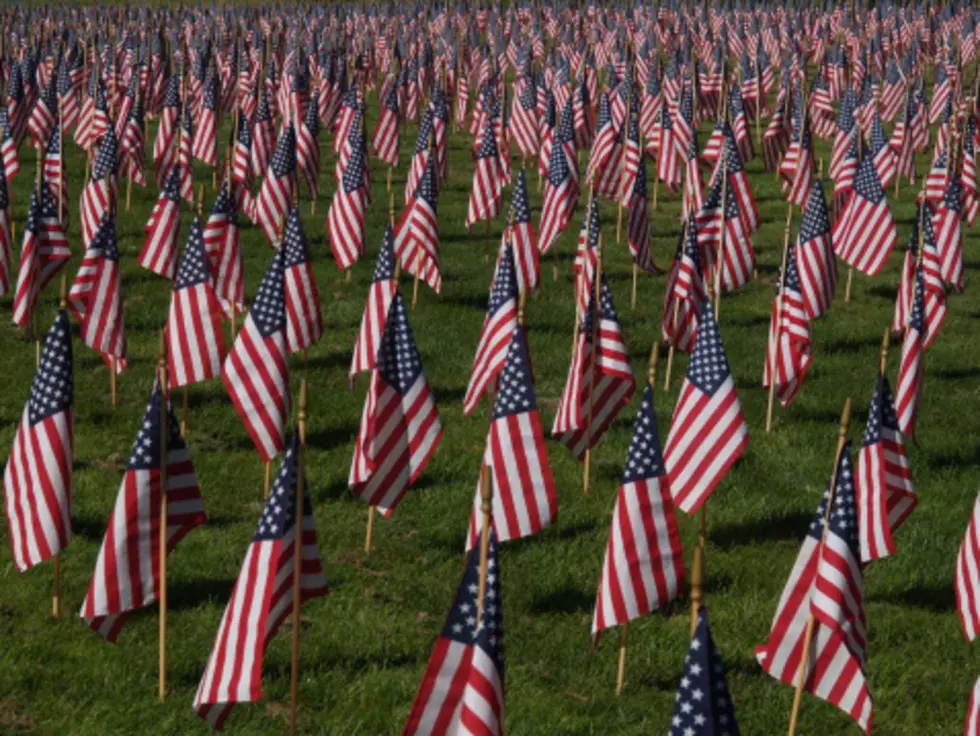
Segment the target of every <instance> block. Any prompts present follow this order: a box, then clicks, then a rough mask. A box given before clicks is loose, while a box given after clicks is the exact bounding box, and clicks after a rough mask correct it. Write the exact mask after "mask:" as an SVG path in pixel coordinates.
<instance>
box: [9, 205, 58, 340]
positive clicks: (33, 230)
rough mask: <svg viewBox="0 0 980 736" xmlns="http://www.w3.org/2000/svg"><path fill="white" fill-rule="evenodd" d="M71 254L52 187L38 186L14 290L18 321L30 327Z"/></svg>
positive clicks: (18, 323) (25, 233) (16, 321)
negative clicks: (48, 287) (40, 299)
mask: <svg viewBox="0 0 980 736" xmlns="http://www.w3.org/2000/svg"><path fill="white" fill-rule="evenodd" d="M69 258H71V251H70V250H69V249H68V240H67V238H65V232H64V230H63V229H62V228H61V225H59V224H58V210H57V205H56V204H55V202H54V200H53V199H52V198H51V191H50V190H49V189H48V187H34V189H33V190H32V192H31V203H30V206H29V208H28V210H27V225H26V226H25V228H24V244H23V247H22V248H21V252H20V270H19V271H18V272H17V287H16V290H15V292H14V310H13V320H14V324H16V325H17V326H19V327H26V326H27V325H28V324H29V323H30V321H31V318H32V317H33V315H34V309H35V308H36V306H37V300H38V297H39V296H40V294H41V292H42V291H43V290H44V287H45V286H46V285H47V284H48V282H49V281H51V279H52V278H54V276H55V274H57V273H58V271H60V270H61V268H62V266H64V265H65V264H66V263H67V262H68V259H69Z"/></svg>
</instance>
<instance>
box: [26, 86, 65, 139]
mask: <svg viewBox="0 0 980 736" xmlns="http://www.w3.org/2000/svg"><path fill="white" fill-rule="evenodd" d="M57 126H58V80H57V79H56V78H55V77H54V76H52V77H51V80H50V81H49V82H48V85H47V87H46V88H45V90H44V94H43V95H41V96H40V97H38V99H37V102H36V103H34V109H33V110H32V111H31V116H30V118H29V119H28V121H27V129H28V130H29V131H30V133H31V135H32V136H33V137H34V140H33V146H34V147H35V148H40V147H41V146H43V145H44V144H45V142H46V141H47V140H48V139H49V138H51V133H52V132H53V131H54V130H55V129H56V128H57Z"/></svg>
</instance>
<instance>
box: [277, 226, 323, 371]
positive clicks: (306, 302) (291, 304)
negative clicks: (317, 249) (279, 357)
mask: <svg viewBox="0 0 980 736" xmlns="http://www.w3.org/2000/svg"><path fill="white" fill-rule="evenodd" d="M282 249H283V251H284V253H285V255H284V256H283V267H284V268H285V280H286V345H287V346H288V348H289V352H290V353H295V352H298V351H300V350H305V349H306V348H309V347H311V346H312V345H315V344H316V343H317V342H319V341H320V338H321V337H323V315H322V313H321V311H320V295H319V294H318V293H317V289H316V275H315V274H314V273H313V261H312V260H311V259H310V249H309V248H308V247H307V245H306V233H305V232H304V231H303V222H302V220H300V216H299V210H298V209H296V208H293V210H292V211H291V212H290V213H289V217H288V218H287V219H286V230H285V233H284V234H283V239H282Z"/></svg>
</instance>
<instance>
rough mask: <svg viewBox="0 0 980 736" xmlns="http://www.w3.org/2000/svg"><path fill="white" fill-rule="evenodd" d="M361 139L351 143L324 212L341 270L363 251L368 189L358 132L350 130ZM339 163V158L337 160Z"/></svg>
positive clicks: (355, 261)
mask: <svg viewBox="0 0 980 736" xmlns="http://www.w3.org/2000/svg"><path fill="white" fill-rule="evenodd" d="M352 135H355V136H356V137H357V138H359V139H360V140H361V143H360V144H358V145H354V146H352V150H351V153H350V158H349V159H348V160H347V165H346V166H345V167H344V173H343V176H341V177H340V183H339V186H338V187H337V191H336V193H335V194H334V196H333V201H332V202H331V203H330V210H329V211H328V212H327V237H328V238H329V239H330V248H331V249H332V250H333V257H334V260H335V261H337V268H338V269H339V270H341V271H344V270H346V269H348V268H350V267H351V266H353V265H354V264H355V263H357V261H358V260H360V258H361V256H362V255H363V254H364V212H365V210H366V209H367V201H368V195H369V189H368V186H367V181H366V179H365V176H364V171H365V164H366V160H365V156H364V146H363V139H362V138H361V135H360V131H354V132H352ZM337 166H338V167H339V166H340V161H338V162H337Z"/></svg>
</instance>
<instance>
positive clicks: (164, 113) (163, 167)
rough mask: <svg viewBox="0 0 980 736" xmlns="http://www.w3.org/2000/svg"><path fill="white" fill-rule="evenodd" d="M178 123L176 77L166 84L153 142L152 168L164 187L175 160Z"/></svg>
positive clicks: (178, 91) (178, 102)
mask: <svg viewBox="0 0 980 736" xmlns="http://www.w3.org/2000/svg"><path fill="white" fill-rule="evenodd" d="M179 121H180V80H179V79H178V78H177V76H176V75H173V76H171V77H170V81H169V82H168V83H167V93H166V96H165V97H164V98H163V107H162V108H161V110H160V124H159V125H158V126H157V137H156V139H155V140H154V141H153V167H154V173H155V176H156V180H157V184H159V185H160V186H164V182H166V181H167V178H168V177H169V176H170V169H171V167H173V165H174V163H175V161H176V160H177V158H176V150H177V149H176V143H177V125H178V123H179Z"/></svg>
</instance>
